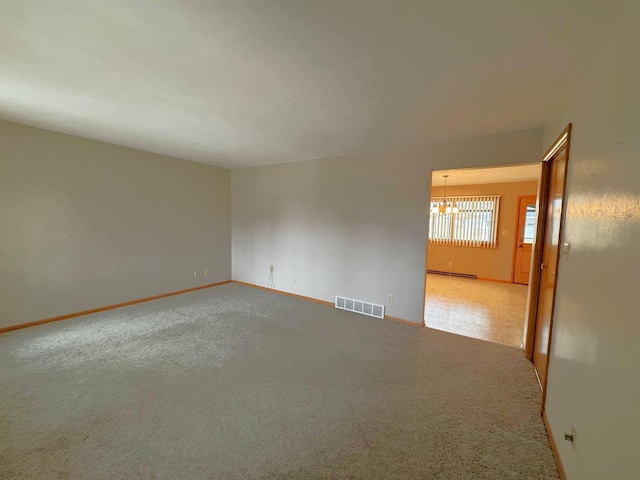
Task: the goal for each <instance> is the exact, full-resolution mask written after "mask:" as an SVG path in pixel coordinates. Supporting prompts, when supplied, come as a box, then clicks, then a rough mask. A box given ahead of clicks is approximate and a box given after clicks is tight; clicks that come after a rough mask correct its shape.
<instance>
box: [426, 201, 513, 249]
mask: <svg viewBox="0 0 640 480" xmlns="http://www.w3.org/2000/svg"><path fill="white" fill-rule="evenodd" d="M443 202H444V198H443V197H434V198H432V199H431V206H430V208H429V211H430V212H431V214H430V217H429V241H430V242H431V243H436V244H439V245H458V246H463V247H487V248H495V247H497V246H498V208H499V206H500V196H498V195H489V196H486V195H485V196H473V197H447V199H446V203H447V205H448V206H451V207H457V212H455V209H452V210H453V211H454V212H455V213H441V212H437V210H438V208H437V207H438V206H439V205H441V204H442V203H443ZM434 207H435V210H436V212H435V213H434ZM441 210H442V209H441Z"/></svg>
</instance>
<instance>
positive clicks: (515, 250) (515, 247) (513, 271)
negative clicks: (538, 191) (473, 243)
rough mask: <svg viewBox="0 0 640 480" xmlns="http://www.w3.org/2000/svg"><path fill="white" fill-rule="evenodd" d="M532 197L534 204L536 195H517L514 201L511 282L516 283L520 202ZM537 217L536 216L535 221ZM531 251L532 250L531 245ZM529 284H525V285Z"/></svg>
mask: <svg viewBox="0 0 640 480" xmlns="http://www.w3.org/2000/svg"><path fill="white" fill-rule="evenodd" d="M527 197H534V198H535V199H536V205H537V204H538V196H537V195H518V201H517V202H516V228H515V232H516V234H515V235H514V236H513V256H512V258H511V283H516V282H515V279H516V255H517V253H518V242H519V240H518V235H519V234H520V203H521V202H522V199H523V198H527ZM536 215H538V211H537V210H536ZM537 219H538V217H537V216H536V221H537ZM531 251H533V245H532V246H531ZM528 286H529V285H528V284H527V287H528Z"/></svg>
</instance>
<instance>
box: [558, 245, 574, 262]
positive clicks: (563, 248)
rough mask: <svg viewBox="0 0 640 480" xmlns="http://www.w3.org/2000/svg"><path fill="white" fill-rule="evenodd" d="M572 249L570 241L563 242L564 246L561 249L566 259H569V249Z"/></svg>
mask: <svg viewBox="0 0 640 480" xmlns="http://www.w3.org/2000/svg"><path fill="white" fill-rule="evenodd" d="M570 250H571V244H570V243H569V242H562V248H561V249H560V251H561V252H562V255H563V256H564V258H565V259H566V260H568V259H569V251H570Z"/></svg>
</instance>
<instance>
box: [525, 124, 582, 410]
mask: <svg viewBox="0 0 640 480" xmlns="http://www.w3.org/2000/svg"><path fill="white" fill-rule="evenodd" d="M571 127H572V124H571V123H570V124H568V125H567V127H566V128H565V129H564V130H563V131H562V133H561V134H560V135H559V136H558V138H557V139H556V141H555V142H553V144H552V145H551V146H550V147H549V149H548V150H547V151H546V152H545V154H544V156H543V157H542V171H541V174H540V183H539V185H538V200H537V202H536V211H537V215H538V216H537V219H536V232H535V238H534V243H533V247H532V255H531V276H530V278H529V296H528V299H527V312H526V313H527V317H526V327H525V330H526V331H525V342H524V354H525V357H526V358H528V359H529V360H531V361H533V350H534V344H535V332H536V320H537V316H538V302H539V295H540V279H541V270H540V265H541V263H542V258H543V253H544V239H545V222H546V219H547V210H548V203H547V202H548V196H549V182H550V173H551V164H550V163H549V162H550V161H551V160H552V159H553V158H554V157H555V155H556V153H557V152H558V150H560V149H561V148H562V147H563V146H565V145H566V165H567V167H568V165H569V157H570V152H571ZM566 181H567V169H566V168H565V173H564V179H563V202H562V212H561V214H560V227H559V243H562V239H563V228H564V218H565V213H566ZM559 258H560V255H558V260H559ZM558 263H559V262H557V263H556V265H555V266H554V267H555V269H556V272H557V270H558ZM556 289H557V282H556V287H555V288H554V293H553V302H552V306H551V325H550V330H549V340H548V351H549V352H551V346H552V342H553V317H554V314H555V296H556ZM550 358H551V355H550V354H549V355H547V366H546V371H547V376H546V378H545V381H544V384H541V387H542V391H543V398H542V408H543V410H544V404H545V399H546V392H547V381H546V380H547V378H548V371H549V359H550Z"/></svg>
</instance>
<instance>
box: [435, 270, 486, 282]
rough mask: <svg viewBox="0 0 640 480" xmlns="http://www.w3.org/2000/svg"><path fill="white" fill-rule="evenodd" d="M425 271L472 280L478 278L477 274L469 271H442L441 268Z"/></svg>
mask: <svg viewBox="0 0 640 480" xmlns="http://www.w3.org/2000/svg"><path fill="white" fill-rule="evenodd" d="M427 273H431V274H433V275H447V276H449V277H461V278H472V279H473V280H477V279H478V276H477V275H471V274H470V273H453V272H443V271H442V270H427Z"/></svg>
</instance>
